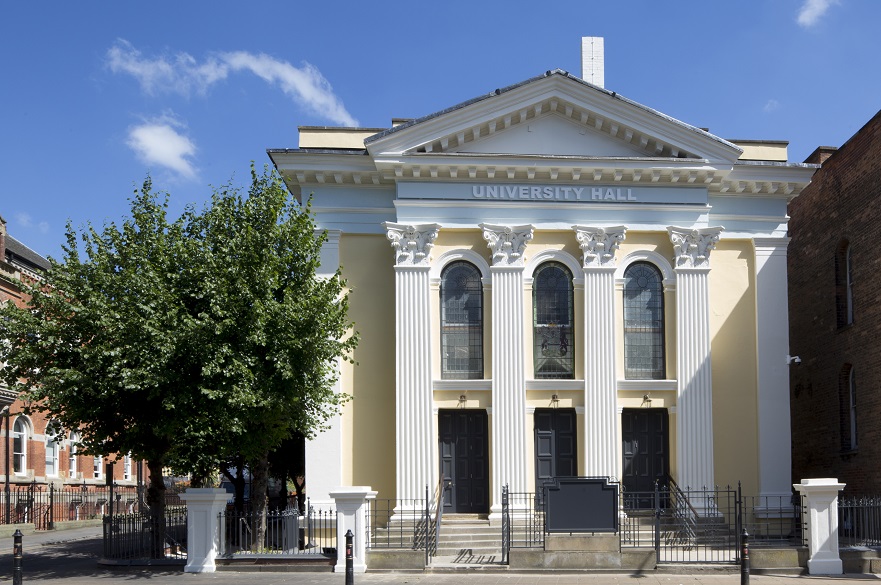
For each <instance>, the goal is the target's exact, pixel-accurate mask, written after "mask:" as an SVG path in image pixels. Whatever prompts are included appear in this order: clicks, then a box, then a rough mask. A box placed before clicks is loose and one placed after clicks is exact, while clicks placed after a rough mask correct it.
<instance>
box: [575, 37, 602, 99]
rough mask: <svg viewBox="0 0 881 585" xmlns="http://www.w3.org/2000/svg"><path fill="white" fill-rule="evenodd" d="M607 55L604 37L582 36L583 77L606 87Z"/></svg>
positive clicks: (587, 80) (589, 81)
mask: <svg viewBox="0 0 881 585" xmlns="http://www.w3.org/2000/svg"><path fill="white" fill-rule="evenodd" d="M605 57H606V52H605V50H604V49H603V37H581V79H583V80H585V81H586V82H588V83H592V84H594V85H596V86H599V87H605V83H606V67H605Z"/></svg>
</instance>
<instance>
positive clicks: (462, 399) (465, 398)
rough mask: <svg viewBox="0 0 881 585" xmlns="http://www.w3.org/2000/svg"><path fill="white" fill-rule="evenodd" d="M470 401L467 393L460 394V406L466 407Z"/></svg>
mask: <svg viewBox="0 0 881 585" xmlns="http://www.w3.org/2000/svg"><path fill="white" fill-rule="evenodd" d="M467 403H468V396H466V395H465V394H460V395H459V408H465V405H466V404H467Z"/></svg>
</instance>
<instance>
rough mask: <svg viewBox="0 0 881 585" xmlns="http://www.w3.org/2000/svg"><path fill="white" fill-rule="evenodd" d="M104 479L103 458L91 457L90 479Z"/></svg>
mask: <svg viewBox="0 0 881 585" xmlns="http://www.w3.org/2000/svg"><path fill="white" fill-rule="evenodd" d="M102 477H104V458H103V457H100V456H98V457H92V479H101V478H102Z"/></svg>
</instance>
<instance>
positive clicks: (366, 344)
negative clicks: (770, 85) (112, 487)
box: [269, 46, 814, 518]
mask: <svg viewBox="0 0 881 585" xmlns="http://www.w3.org/2000/svg"><path fill="white" fill-rule="evenodd" d="M601 48H602V47H601V46H600V50H601ZM785 146H786V145H785V143H781V142H761V141H737V144H735V143H733V142H730V141H727V140H723V139H721V138H719V137H717V136H714V135H712V134H710V133H708V132H706V131H703V130H701V129H699V128H696V127H693V126H690V125H688V124H685V123H683V122H680V121H678V120H675V119H672V118H670V117H668V116H665V115H663V114H661V113H659V112H657V111H654V110H652V109H650V108H648V107H645V106H643V105H640V104H637V103H635V102H633V101H630V100H628V99H626V98H623V97H621V96H620V95H617V94H616V93H614V92H611V91H608V90H606V89H603V88H602V87H599V86H597V85H592V84H589V83H586V82H585V81H583V80H582V79H580V78H578V77H576V76H573V75H571V74H569V73H566V72H564V71H559V70H557V71H549V72H547V73H546V74H544V75H541V76H539V77H535V78H532V79H529V80H527V81H525V82H522V83H520V84H517V85H514V86H510V87H508V88H504V89H501V90H495V91H493V92H490V93H489V94H484V95H482V96H480V97H478V98H475V99H473V100H470V101H468V102H465V103H463V104H459V105H457V106H453V107H451V108H449V109H446V110H443V111H441V112H438V113H435V114H430V115H427V116H425V117H423V118H419V119H416V120H409V121H399V123H397V124H395V125H393V127H391V128H389V129H378V128H372V129H359V128H313V127H303V128H300V145H299V148H296V149H278V150H270V151H269V154H270V157H271V158H272V161H273V163H274V164H275V166H276V167H277V169H278V170H279V171H280V172H281V174H282V175H283V176H284V178H285V180H286V182H287V184H288V186H289V188H290V189H291V191H292V192H293V193H294V194H295V195H296V196H298V197H301V198H302V200H303V201H305V200H307V199H308V198H309V197H310V196H311V198H312V210H313V212H314V213H315V215H316V218H317V222H318V225H319V227H320V228H322V229H325V230H327V231H328V234H329V238H328V242H327V244H326V245H325V248H324V251H323V254H322V259H321V260H322V268H321V270H322V271H323V272H325V273H327V274H333V273H334V272H335V271H336V270H337V269H339V268H341V269H342V274H343V276H344V277H345V278H346V279H347V282H348V287H349V290H350V301H351V317H352V319H353V321H354V326H355V328H356V329H357V330H358V331H359V333H360V334H361V337H362V341H361V344H360V347H359V349H358V350H357V352H356V354H355V356H354V357H355V360H356V362H357V365H351V364H346V363H343V364H340V368H341V378H340V383H339V391H340V392H345V393H346V394H349V395H350V396H352V400H351V401H350V402H349V403H348V404H347V406H346V407H345V408H344V410H343V412H342V414H341V415H340V416H339V417H337V418H336V419H335V420H334V421H333V423H332V425H331V428H330V429H329V430H328V431H326V432H325V433H322V434H321V435H319V436H318V437H316V438H315V439H313V440H311V441H310V442H309V443H307V468H306V482H307V484H306V486H307V487H306V489H307V494H309V495H310V496H311V497H312V498H313V500H315V501H321V500H323V499H326V496H327V494H329V493H330V491H332V490H333V489H334V488H336V487H337V486H341V485H370V486H372V487H373V489H375V490H378V491H379V496H378V497H379V498H395V499H397V500H399V501H400V502H399V504H398V505H399V506H406V505H407V502H412V501H414V500H416V499H419V498H423V497H424V496H425V492H426V486H430V487H429V491H431V492H434V489H435V486H437V485H438V483H439V481H440V480H441V479H442V478H444V477H446V478H448V479H449V480H450V482H448V483H449V485H448V487H447V488H446V492H445V500H444V501H445V506H447V510H448V511H451V512H469V513H480V514H490V517H491V518H492V517H493V516H494V515H495V514H497V513H498V512H499V511H500V509H501V508H500V506H501V499H500V495H501V490H502V486H503V485H509V486H510V489H511V491H514V492H531V491H535V490H536V487H537V486H539V485H540V484H541V482H542V481H544V480H545V479H547V478H550V477H558V476H572V475H580V476H585V475H586V476H608V477H612V478H614V479H616V480H618V481H620V482H621V483H622V485H623V486H624V488H625V489H627V490H629V491H632V492H639V491H651V490H652V489H653V485H654V481H655V479H657V478H658V477H662V478H666V477H670V478H672V479H674V480H675V481H676V482H677V483H678V484H679V485H680V486H682V487H683V488H684V487H692V488H702V487H712V486H714V485H716V484H726V483H731V484H733V483H735V482H737V481H742V482H743V484H744V489H745V490H746V491H747V492H748V493H753V494H757V495H767V496H788V495H789V494H790V492H791V483H792V481H791V477H790V439H789V432H790V431H789V429H790V427H789V418H788V417H789V414H788V413H789V407H788V404H789V390H788V388H789V382H788V380H789V374H788V364H787V355H788V343H787V331H788V321H787V313H786V310H785V308H786V306H787V300H786V299H787V289H786V248H787V243H788V238H787V236H786V232H787V220H788V218H787V215H786V205H787V202H788V201H789V200H790V199H791V198H792V197H795V196H797V195H798V193H799V192H800V191H801V189H803V188H804V187H805V186H806V185H807V184H808V182H809V181H810V177H811V175H812V173H813V171H814V168H813V167H812V166H810V165H803V164H792V163H788V162H786V147H785Z"/></svg>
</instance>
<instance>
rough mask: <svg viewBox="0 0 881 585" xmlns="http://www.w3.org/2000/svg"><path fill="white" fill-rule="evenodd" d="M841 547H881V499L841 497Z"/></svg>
mask: <svg viewBox="0 0 881 585" xmlns="http://www.w3.org/2000/svg"><path fill="white" fill-rule="evenodd" d="M838 543H839V545H840V546H881V497H878V496H849V497H848V496H839V498H838Z"/></svg>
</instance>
